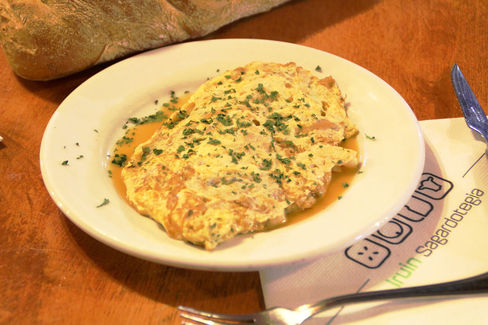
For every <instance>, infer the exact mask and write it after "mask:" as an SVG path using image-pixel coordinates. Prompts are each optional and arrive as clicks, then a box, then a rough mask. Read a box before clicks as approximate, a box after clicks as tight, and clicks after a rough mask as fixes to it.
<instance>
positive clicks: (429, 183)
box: [415, 173, 454, 200]
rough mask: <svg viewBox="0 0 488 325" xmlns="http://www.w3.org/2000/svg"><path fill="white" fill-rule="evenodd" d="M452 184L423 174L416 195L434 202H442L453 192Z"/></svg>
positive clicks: (432, 175) (431, 175) (434, 176)
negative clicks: (423, 196)
mask: <svg viewBox="0 0 488 325" xmlns="http://www.w3.org/2000/svg"><path fill="white" fill-rule="evenodd" d="M453 187H454V185H453V184H452V182H450V181H448V180H447V179H444V178H442V177H439V176H436V175H434V174H431V173H423V174H422V178H421V180H420V184H419V186H418V187H417V190H416V191H415V193H419V194H422V195H425V196H426V197H428V198H429V199H432V200H442V199H443V198H445V197H446V195H447V194H448V193H449V192H450V191H451V190H452V188H453Z"/></svg>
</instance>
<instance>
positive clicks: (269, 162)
mask: <svg viewBox="0 0 488 325" xmlns="http://www.w3.org/2000/svg"><path fill="white" fill-rule="evenodd" d="M271 165H273V161H272V160H271V159H263V162H262V164H261V167H260V169H261V170H269V169H271Z"/></svg>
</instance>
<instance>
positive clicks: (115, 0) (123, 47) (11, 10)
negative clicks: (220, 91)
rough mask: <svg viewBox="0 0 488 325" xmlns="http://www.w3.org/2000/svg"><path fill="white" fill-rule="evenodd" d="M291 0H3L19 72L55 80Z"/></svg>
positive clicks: (8, 46) (0, 29) (6, 44)
mask: <svg viewBox="0 0 488 325" xmlns="http://www.w3.org/2000/svg"><path fill="white" fill-rule="evenodd" d="M287 1H289V0H263V1H260V0H125V1H124V0H105V1H103V0H102V1H100V0H42V1H40V0H0V42H1V44H2V47H3V49H4V52H5V54H6V56H7V59H8V61H9V64H10V66H11V68H12V69H13V71H14V72H15V73H16V74H17V75H19V76H20V77H22V78H25V79H29V80H51V79H56V78H60V77H63V76H66V75H69V74H73V73H75V72H78V71H81V70H84V69H86V68H88V67H92V66H94V65H97V64H100V63H103V62H107V61H111V60H114V59H117V58H121V57H125V56H128V55H130V54H133V53H137V52H140V51H143V50H147V49H152V48H157V47H161V46H164V45H168V44H172V43H176V42H181V41H185V40H188V39H193V38H196V37H201V36H204V35H207V34H209V33H211V32H213V31H215V30H217V29H218V28H220V27H222V26H223V25H225V24H228V23H231V22H233V21H235V20H238V19H240V18H243V17H246V16H250V15H254V14H257V13H260V12H264V11H267V10H270V9H271V8H273V7H275V6H277V5H280V4H282V3H285V2H287Z"/></svg>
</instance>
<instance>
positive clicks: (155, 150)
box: [153, 148, 163, 156]
mask: <svg viewBox="0 0 488 325" xmlns="http://www.w3.org/2000/svg"><path fill="white" fill-rule="evenodd" d="M153 153H154V154H155V155H156V156H159V155H160V154H162V153H163V149H156V148H154V149H153Z"/></svg>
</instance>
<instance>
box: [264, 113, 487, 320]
mask: <svg viewBox="0 0 488 325" xmlns="http://www.w3.org/2000/svg"><path fill="white" fill-rule="evenodd" d="M420 124H421V127H422V130H423V132H424V136H425V140H426V164H425V167H424V174H423V175H422V178H421V180H420V182H419V186H418V188H417V190H416V191H415V193H414V194H413V195H412V198H411V200H410V201H409V202H408V203H407V205H406V206H405V207H404V208H403V209H402V210H401V211H399V212H398V214H397V215H396V216H395V217H394V218H393V219H392V220H391V221H390V222H388V223H387V224H385V225H384V226H383V227H382V228H381V229H380V230H379V231H378V232H376V233H373V234H370V235H368V236H366V237H365V238H364V239H362V240H360V241H358V242H356V243H355V244H353V245H352V246H351V247H347V248H345V249H344V250H342V251H339V252H336V253H333V254H330V255H327V256H323V257H320V258H318V259H316V260H314V261H311V262H307V263H305V264H301V265H294V266H288V267H276V268H270V269H266V270H262V271H260V276H261V283H262V287H263V292H264V298H265V303H266V306H267V307H271V306H287V307H296V306H298V305H301V304H304V303H311V302H315V301H318V300H320V299H322V298H326V297H331V296H335V295H340V294H346V293H352V292H356V291H370V290H378V289H393V288H397V287H407V286H414V285H423V284H431V283H436V282H443V281H450V280H455V279H460V278H463V277H468V276H472V275H475V274H479V273H483V272H487V271H488V156H486V155H485V154H484V153H485V149H486V145H485V144H484V142H483V141H482V140H481V138H480V137H478V136H477V135H476V134H474V133H473V132H471V130H470V129H469V128H468V127H467V126H466V123H465V122H464V119H462V118H456V119H443V120H429V121H422V122H421V123H420ZM398 145H401V143H399V144H398ZM398 172H399V173H401V170H399V171H398ZM346 194H347V193H346ZM387 199H388V198H385V200H387ZM290 240H293V239H292V238H290ZM306 323H307V324H308V323H310V324H334V325H336V324H375V325H382V324H409V325H410V324H429V325H431V324H443V325H445V324H471V325H472V324H488V295H484V296H472V297H467V298H458V299H439V300H432V299H423V300H410V301H406V300H403V301H389V302H374V303H365V304H358V305H350V306H345V307H340V308H335V309H333V310H330V311H327V312H324V313H322V314H320V315H318V316H316V317H315V318H314V319H312V320H310V321H308V322H306Z"/></svg>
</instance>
